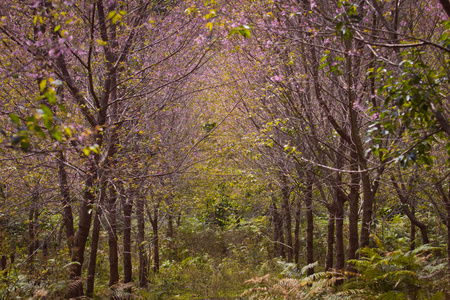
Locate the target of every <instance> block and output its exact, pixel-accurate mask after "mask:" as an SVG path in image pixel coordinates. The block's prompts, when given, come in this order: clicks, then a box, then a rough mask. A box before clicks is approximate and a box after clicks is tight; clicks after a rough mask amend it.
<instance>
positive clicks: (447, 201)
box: [436, 181, 450, 266]
mask: <svg viewBox="0 0 450 300" xmlns="http://www.w3.org/2000/svg"><path fill="white" fill-rule="evenodd" d="M436 188H437V190H438V191H439V194H441V197H442V200H443V202H444V206H445V209H446V210H447V259H448V264H449V266H450V193H449V194H446V193H445V192H444V189H443V188H442V183H441V182H440V181H438V182H437V183H436Z"/></svg>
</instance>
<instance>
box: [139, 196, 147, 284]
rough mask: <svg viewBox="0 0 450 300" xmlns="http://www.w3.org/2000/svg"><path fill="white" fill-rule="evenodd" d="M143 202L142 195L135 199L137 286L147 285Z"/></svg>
mask: <svg viewBox="0 0 450 300" xmlns="http://www.w3.org/2000/svg"><path fill="white" fill-rule="evenodd" d="M144 201H145V198H144V196H143V195H139V196H138V197H137V199H136V216H137V222H138V249H139V286H140V287H146V286H147V285H148V255H147V251H146V248H147V247H145V246H146V245H145V220H144Z"/></svg>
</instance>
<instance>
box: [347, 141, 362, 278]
mask: <svg viewBox="0 0 450 300" xmlns="http://www.w3.org/2000/svg"><path fill="white" fill-rule="evenodd" d="M350 158H351V161H350V170H352V171H354V172H352V173H350V193H349V196H348V202H349V203H348V205H349V212H348V227H349V230H348V236H349V237H348V259H349V260H351V259H356V258H357V255H356V251H358V248H359V233H358V219H359V212H358V209H359V207H358V204H359V188H360V187H359V174H358V173H356V171H357V170H358V161H357V160H358V154H357V153H356V150H355V149H354V146H352V147H351V149H350ZM347 269H348V270H349V271H354V268H353V267H352V266H351V265H348V266H347Z"/></svg>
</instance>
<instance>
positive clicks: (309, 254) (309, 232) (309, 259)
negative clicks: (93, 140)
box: [305, 174, 314, 276]
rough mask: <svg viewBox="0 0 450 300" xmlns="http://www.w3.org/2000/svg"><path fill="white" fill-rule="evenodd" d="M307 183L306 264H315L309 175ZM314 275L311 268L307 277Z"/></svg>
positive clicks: (311, 189)
mask: <svg viewBox="0 0 450 300" xmlns="http://www.w3.org/2000/svg"><path fill="white" fill-rule="evenodd" d="M306 180H307V183H306V195H305V205H306V264H308V265H309V264H312V263H314V216H313V209H312V202H313V199H312V197H313V195H312V194H313V181H312V178H311V175H310V174H307V179H306ZM312 274H314V268H309V269H308V271H307V275H308V276H310V275H312Z"/></svg>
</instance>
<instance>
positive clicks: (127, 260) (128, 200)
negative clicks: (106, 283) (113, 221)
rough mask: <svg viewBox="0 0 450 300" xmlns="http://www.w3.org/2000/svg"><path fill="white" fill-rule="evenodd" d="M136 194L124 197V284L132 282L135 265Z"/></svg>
mask: <svg viewBox="0 0 450 300" xmlns="http://www.w3.org/2000/svg"><path fill="white" fill-rule="evenodd" d="M132 194H134V193H128V194H127V195H123V196H122V207H123V215H124V228H123V273H124V277H123V282H124V283H128V282H131V281H132V275H133V273H132V270H133V265H132V262H131V212H132V209H133V198H132V197H134V195H132Z"/></svg>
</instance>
